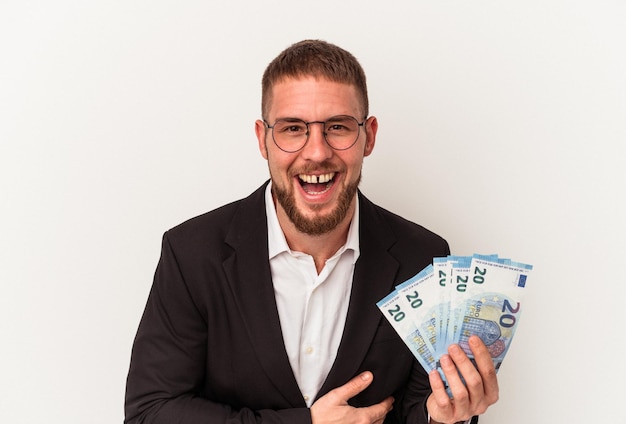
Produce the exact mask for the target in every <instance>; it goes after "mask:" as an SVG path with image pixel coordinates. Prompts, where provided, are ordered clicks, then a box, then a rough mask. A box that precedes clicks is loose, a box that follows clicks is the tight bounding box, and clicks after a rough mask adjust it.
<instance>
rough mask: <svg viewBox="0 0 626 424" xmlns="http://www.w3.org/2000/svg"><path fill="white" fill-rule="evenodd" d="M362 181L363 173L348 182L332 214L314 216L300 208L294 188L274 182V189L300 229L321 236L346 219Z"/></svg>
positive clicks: (283, 206) (286, 211)
mask: <svg viewBox="0 0 626 424" xmlns="http://www.w3.org/2000/svg"><path fill="white" fill-rule="evenodd" d="M360 182H361V174H359V177H358V178H357V179H356V180H355V181H352V182H350V183H348V185H347V186H346V187H345V188H344V189H343V191H342V192H341V193H340V195H339V203H338V204H337V206H336V207H335V209H333V210H332V211H331V212H330V214H328V215H324V216H314V217H312V218H309V217H306V216H305V215H304V214H303V213H302V212H300V210H298V207H297V206H296V199H295V196H294V193H293V190H289V189H284V188H282V187H279V186H278V184H272V191H273V193H274V195H275V196H276V200H277V201H278V203H279V204H280V205H281V206H282V208H283V209H284V210H285V213H286V214H287V216H288V217H289V219H290V220H291V222H292V223H293V224H294V226H295V227H296V229H297V230H298V231H300V232H301V233H305V234H308V235H312V236H319V235H322V234H326V233H328V232H330V231H332V230H334V229H335V228H337V225H339V224H340V223H341V222H342V221H343V220H344V219H345V217H346V215H347V214H348V211H349V210H350V205H351V204H352V200H353V199H354V196H355V195H356V192H357V190H358V188H359V183H360Z"/></svg>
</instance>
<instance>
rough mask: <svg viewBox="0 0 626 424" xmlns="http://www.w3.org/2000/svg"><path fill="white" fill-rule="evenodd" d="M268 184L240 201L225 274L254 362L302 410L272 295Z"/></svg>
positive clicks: (231, 232)
mask: <svg viewBox="0 0 626 424" xmlns="http://www.w3.org/2000/svg"><path fill="white" fill-rule="evenodd" d="M265 187H266V185H263V186H262V187H261V188H260V189H259V190H257V191H256V192H254V193H253V194H252V195H251V196H250V197H248V198H247V199H244V200H243V201H242V203H241V206H240V208H239V210H238V213H237V214H236V215H235V217H234V218H233V222H232V225H231V227H230V230H229V233H228V235H227V237H226V242H227V243H228V244H229V245H231V246H232V247H233V249H234V252H233V254H232V255H231V256H230V257H228V258H227V259H226V260H225V261H224V271H225V273H226V276H227V278H228V282H229V284H230V286H231V289H232V291H233V294H234V298H235V302H236V304H237V307H238V308H239V312H240V314H241V316H242V317H243V321H244V323H245V327H246V328H245V329H244V330H245V332H246V333H247V336H248V337H249V338H250V340H251V342H252V345H253V348H254V350H255V352H256V356H257V359H258V360H259V362H260V363H261V367H262V368H263V370H264V371H265V374H266V375H267V377H268V379H269V380H270V381H272V383H273V384H274V386H275V387H276V389H277V391H278V392H279V393H280V394H281V395H282V396H283V397H284V398H285V400H286V401H287V402H288V403H289V404H291V405H292V406H293V407H305V406H306V405H305V403H304V400H303V398H302V394H301V393H300V389H299V388H298V384H297V382H296V379H295V377H294V375H293V371H292V370H291V365H290V364H289V358H288V356H287V352H286V350H285V347H284V346H285V345H284V341H283V336H282V331H281V326H280V318H279V316H278V308H277V307H276V298H275V295H274V286H273V284H272V277H271V271H270V267H269V260H268V257H269V253H268V246H267V219H266V215H265V201H264V193H265Z"/></svg>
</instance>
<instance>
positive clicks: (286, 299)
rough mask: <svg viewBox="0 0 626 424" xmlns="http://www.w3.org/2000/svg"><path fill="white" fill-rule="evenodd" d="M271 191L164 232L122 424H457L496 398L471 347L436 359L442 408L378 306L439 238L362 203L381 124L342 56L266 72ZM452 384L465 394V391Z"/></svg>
mask: <svg viewBox="0 0 626 424" xmlns="http://www.w3.org/2000/svg"><path fill="white" fill-rule="evenodd" d="M262 113H263V120H259V121H257V122H256V126H255V131H256V136H257V139H258V143H259V149H260V152H261V155H262V156H263V158H264V159H266V160H267V162H268V165H269V171H270V176H271V180H270V181H269V182H266V183H265V184H263V185H262V186H261V187H260V188H259V189H258V190H257V191H255V192H254V193H252V194H251V195H250V196H249V197H247V198H245V199H243V200H240V201H237V202H234V203H231V204H229V205H226V206H223V207H222V208H219V209H217V210H215V211H212V212H209V213H207V214H205V215H202V216H200V217H196V218H194V219H191V220H189V221H187V222H185V223H183V224H181V225H179V226H178V227H175V228H173V229H172V230H170V231H168V232H167V233H166V234H165V235H164V238H163V248H162V254H161V259H160V261H159V265H158V267H157V271H156V274H155V279H154V284H153V287H152V290H151V293H150V296H149V299H148V303H147V305H146V309H145V312H144V315H143V318H142V320H141V323H140V326H139V330H138V332H137V337H136V340H135V344H134V347H133V354H132V359H131V366H130V371H129V375H128V384H127V393H126V421H125V422H126V423H128V424H131V423H171V422H177V423H290V424H291V423H311V422H312V423H313V424H326V423H383V422H385V423H415V424H417V423H427V422H428V420H430V422H432V423H436V422H442V423H454V422H459V421H461V422H463V421H465V420H468V419H470V418H471V417H472V416H475V415H477V414H481V413H483V412H484V411H485V410H486V409H487V407H488V406H489V405H491V404H493V403H494V402H495V401H496V400H497V397H498V384H497V379H496V376H495V370H494V367H493V363H492V361H491V357H490V356H489V354H488V352H487V350H486V348H485V346H484V345H483V344H482V342H481V341H480V340H479V339H477V338H473V339H472V340H471V342H472V350H473V353H474V354H475V363H476V367H475V366H474V365H473V363H472V362H471V361H470V360H469V359H468V358H467V356H466V355H465V354H464V353H463V352H462V350H461V349H459V348H458V346H455V345H453V346H451V347H450V349H449V355H446V356H444V357H443V358H441V365H442V369H443V371H444V372H445V375H446V378H447V380H448V384H449V387H450V390H451V392H452V395H453V400H452V399H450V397H449V396H448V394H447V393H446V390H445V388H444V385H443V383H442V380H441V378H440V376H439V374H438V373H437V372H433V373H431V375H427V374H426V372H425V371H424V370H423V369H422V368H421V367H420V365H419V364H418V363H417V361H416V360H415V359H414V358H413V357H412V355H411V353H410V352H409V350H408V349H407V348H406V347H405V346H404V343H403V342H402V340H401V339H400V338H399V337H398V336H397V335H396V334H395V333H394V330H393V329H392V328H391V327H390V326H389V324H388V323H387V322H386V320H385V319H384V317H382V315H381V314H380V312H379V310H378V308H377V307H376V302H377V301H378V300H380V299H381V298H383V297H384V296H385V295H387V294H388V293H389V292H390V291H391V290H392V289H393V288H394V286H395V285H396V284H398V283H400V282H403V281H405V280H406V279H408V278H410V277H411V276H413V275H415V274H416V273H417V272H418V271H419V270H421V269H422V268H423V267H424V266H426V265H427V264H428V263H430V262H431V260H432V258H433V257H435V256H444V255H446V254H448V253H449V250H448V245H447V243H446V242H445V240H443V239H442V238H440V237H439V236H437V235H435V234H433V233H431V232H430V231H428V230H426V229H424V228H422V227H420V226H418V225H416V224H414V223H411V222H409V221H406V220H404V219H402V218H400V217H398V216H396V215H394V214H392V213H390V212H388V211H386V210H384V209H382V208H380V207H378V206H376V205H374V204H373V203H371V202H370V201H369V200H368V199H367V198H365V197H364V196H363V195H362V194H361V193H360V192H359V191H358V185H359V181H360V178H361V168H362V163H363V159H364V157H365V156H368V155H369V154H371V152H372V150H373V148H374V145H375V141H376V132H377V129H378V123H377V120H376V118H375V117H373V116H370V117H368V99H367V88H366V83H365V75H364V73H363V70H362V69H361V66H360V65H359V64H358V62H357V60H356V59H355V58H354V57H353V56H352V55H351V54H350V53H348V52H346V51H345V50H343V49H341V48H339V47H337V46H334V45H332V44H328V43H325V42H322V41H313V40H307V41H303V42H300V43H297V44H294V45H292V46H291V47H289V48H288V49H286V50H285V51H283V52H282V53H281V54H280V55H279V56H278V57H277V58H276V59H274V61H272V63H270V65H269V66H268V68H267V69H266V71H265V74H264V76H263V93H262ZM463 381H464V382H465V383H463Z"/></svg>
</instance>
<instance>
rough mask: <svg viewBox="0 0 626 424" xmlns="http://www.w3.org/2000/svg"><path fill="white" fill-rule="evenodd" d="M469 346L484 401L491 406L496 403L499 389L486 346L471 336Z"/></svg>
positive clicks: (477, 338) (478, 338) (476, 337)
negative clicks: (481, 384) (479, 378)
mask: <svg viewBox="0 0 626 424" xmlns="http://www.w3.org/2000/svg"><path fill="white" fill-rule="evenodd" d="M469 346H470V349H471V350H472V354H473V355H474V360H475V361H476V366H477V368H478V372H479V373H480V376H481V377H482V381H483V386H484V392H485V399H486V401H487V402H488V403H489V404H490V405H492V404H494V403H496V402H497V401H498V396H499V387H498V378H497V377H496V369H495V367H494V365H493V359H492V358H491V355H490V354H489V350H488V349H487V346H485V344H484V343H483V341H482V340H481V339H480V337H478V336H472V337H470V339H469Z"/></svg>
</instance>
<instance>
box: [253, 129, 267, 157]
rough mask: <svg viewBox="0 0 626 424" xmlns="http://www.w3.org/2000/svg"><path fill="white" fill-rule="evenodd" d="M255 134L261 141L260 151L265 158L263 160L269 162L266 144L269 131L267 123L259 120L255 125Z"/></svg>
mask: <svg viewBox="0 0 626 424" xmlns="http://www.w3.org/2000/svg"><path fill="white" fill-rule="evenodd" d="M254 132H255V133H256V138H257V140H258V141H259V151H260V152H261V156H263V159H265V160H267V144H266V143H265V139H266V136H267V130H266V128H265V123H264V122H263V121H261V120H260V119H257V120H256V122H255V123H254Z"/></svg>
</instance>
